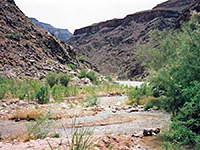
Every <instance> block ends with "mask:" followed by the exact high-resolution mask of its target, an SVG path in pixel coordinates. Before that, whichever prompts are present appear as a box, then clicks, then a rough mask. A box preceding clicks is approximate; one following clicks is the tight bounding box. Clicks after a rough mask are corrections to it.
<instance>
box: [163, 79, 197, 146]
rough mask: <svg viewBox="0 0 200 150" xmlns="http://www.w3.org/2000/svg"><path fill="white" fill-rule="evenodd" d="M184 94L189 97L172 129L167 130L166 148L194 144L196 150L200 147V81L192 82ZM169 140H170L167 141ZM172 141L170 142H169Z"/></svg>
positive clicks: (175, 119) (175, 118) (172, 124)
mask: <svg viewBox="0 0 200 150" xmlns="http://www.w3.org/2000/svg"><path fill="white" fill-rule="evenodd" d="M183 95H184V96H185V97H186V98H187V99H189V100H190V101H189V100H188V101H189V102H186V103H185V104H184V106H183V107H182V108H181V109H180V112H179V113H178V114H177V115H176V116H175V117H174V121H173V122H172V123H171V124H170V131H169V132H165V143H164V146H165V147H166V148H177V149H181V148H182V146H185V145H192V147H194V148H195V150H198V149H199V148H200V115H199V114H200V82H197V81H195V82H192V83H191V84H190V86H189V87H187V88H185V89H184V90H183ZM167 141H168V142H167ZM169 142H170V144H169Z"/></svg>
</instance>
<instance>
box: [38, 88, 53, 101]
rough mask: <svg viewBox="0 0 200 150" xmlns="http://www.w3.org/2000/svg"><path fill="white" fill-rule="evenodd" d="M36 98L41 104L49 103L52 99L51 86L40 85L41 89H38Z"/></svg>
mask: <svg viewBox="0 0 200 150" xmlns="http://www.w3.org/2000/svg"><path fill="white" fill-rule="evenodd" d="M36 99H37V101H38V103H40V104H47V103H48V102H49V99H50V94H49V87H48V86H42V87H40V89H39V90H37V91H36Z"/></svg>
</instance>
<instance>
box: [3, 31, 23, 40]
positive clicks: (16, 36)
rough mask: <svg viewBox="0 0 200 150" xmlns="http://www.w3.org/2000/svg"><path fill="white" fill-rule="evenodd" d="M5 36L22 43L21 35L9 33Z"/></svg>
mask: <svg viewBox="0 0 200 150" xmlns="http://www.w3.org/2000/svg"><path fill="white" fill-rule="evenodd" d="M5 36H6V37H7V38H9V39H13V40H16V41H20V38H21V34H19V33H8V34H5Z"/></svg>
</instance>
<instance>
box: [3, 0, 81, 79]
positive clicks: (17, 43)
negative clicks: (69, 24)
mask: <svg viewBox="0 0 200 150" xmlns="http://www.w3.org/2000/svg"><path fill="white" fill-rule="evenodd" d="M65 64H74V65H76V66H78V67H79V66H80V63H79V61H78V60H77V56H76V53H75V51H74V50H73V49H72V48H71V47H70V46H69V45H68V44H66V43H64V42H63V41H61V40H59V39H57V38H56V37H54V36H53V35H51V34H50V33H49V32H47V31H45V30H43V29H41V28H40V27H38V26H36V25H35V24H34V23H33V22H32V21H31V20H30V19H29V18H28V17H26V16H25V15H24V14H23V12H22V11H21V10H20V9H19V8H18V7H17V6H16V5H15V2H14V1H13V0H0V74H3V75H4V76H6V77H17V76H31V77H36V78H41V79H42V78H44V77H45V74H46V73H47V72H49V71H59V72H69V71H70V69H69V67H67V66H66V65H65Z"/></svg>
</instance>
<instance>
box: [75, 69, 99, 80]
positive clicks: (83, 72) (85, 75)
mask: <svg viewBox="0 0 200 150" xmlns="http://www.w3.org/2000/svg"><path fill="white" fill-rule="evenodd" d="M78 78H80V79H82V78H88V79H90V81H91V82H92V83H93V84H98V83H99V81H98V77H97V75H96V73H95V72H94V71H90V72H88V71H87V70H86V69H82V70H81V72H80V74H79V76H78Z"/></svg>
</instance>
